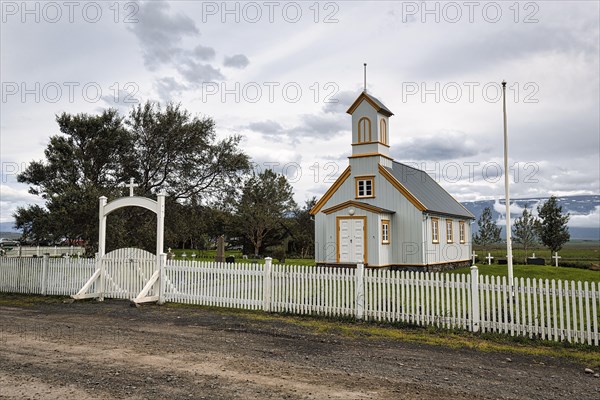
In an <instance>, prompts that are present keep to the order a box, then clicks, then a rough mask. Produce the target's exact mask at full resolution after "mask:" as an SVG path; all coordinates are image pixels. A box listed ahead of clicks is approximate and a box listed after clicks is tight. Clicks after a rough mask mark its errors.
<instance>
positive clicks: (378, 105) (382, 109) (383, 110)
mask: <svg viewBox="0 0 600 400" xmlns="http://www.w3.org/2000/svg"><path fill="white" fill-rule="evenodd" d="M363 100H366V101H367V102H368V103H369V104H370V105H371V106H373V108H374V109H375V110H377V112H378V113H380V114H383V115H385V116H386V117H391V116H392V115H394V113H393V112H391V111H390V110H389V109H388V108H387V107H386V106H385V105H384V104H383V103H382V102H381V101H380V100H379V99H378V98H376V97H374V96H371V95H370V94H367V92H362V93H361V94H360V95H359V96H358V97H357V98H356V100H354V103H352V105H351V106H350V108H349V109H348V111H346V112H347V113H348V114H352V113H353V112H354V110H356V108H357V107H358V106H359V105H360V103H362V102H363Z"/></svg>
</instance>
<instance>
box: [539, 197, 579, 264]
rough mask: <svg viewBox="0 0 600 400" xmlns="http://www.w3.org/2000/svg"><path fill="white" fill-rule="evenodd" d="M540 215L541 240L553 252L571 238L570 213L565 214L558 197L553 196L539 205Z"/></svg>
mask: <svg viewBox="0 0 600 400" xmlns="http://www.w3.org/2000/svg"><path fill="white" fill-rule="evenodd" d="M538 216H539V218H540V223H539V228H538V235H539V237H540V240H541V241H542V243H543V244H544V246H546V247H548V248H549V249H550V251H551V252H553V253H554V252H556V251H559V250H560V249H561V248H562V246H563V244H565V243H567V242H568V241H569V239H570V238H571V235H570V234H569V228H568V227H567V222H569V218H570V215H569V214H568V213H567V214H565V215H563V213H562V206H559V205H558V202H557V200H556V197H555V196H552V197H550V199H548V200H547V201H546V202H545V203H544V204H540V205H538Z"/></svg>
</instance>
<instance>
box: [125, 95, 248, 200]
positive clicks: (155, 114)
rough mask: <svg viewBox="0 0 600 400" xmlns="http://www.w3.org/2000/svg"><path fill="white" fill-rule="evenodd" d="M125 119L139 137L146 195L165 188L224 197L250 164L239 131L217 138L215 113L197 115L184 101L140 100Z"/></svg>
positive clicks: (176, 194) (178, 194) (179, 194)
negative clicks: (182, 102)
mask: <svg viewBox="0 0 600 400" xmlns="http://www.w3.org/2000/svg"><path fill="white" fill-rule="evenodd" d="M125 123H126V125H127V127H128V128H129V130H130V133H131V136H132V138H133V154H134V158H135V160H136V165H135V167H136V171H137V174H136V176H135V178H136V179H138V180H139V181H140V182H141V184H140V189H141V193H144V194H146V195H150V194H154V193H156V192H157V191H158V190H159V189H165V190H166V191H167V192H168V194H169V196H170V197H172V198H175V199H190V198H193V197H197V196H200V197H203V198H204V200H207V199H223V198H224V197H225V196H228V195H230V194H231V193H232V192H233V191H235V189H236V188H237V187H238V186H240V185H241V182H242V173H244V172H246V171H247V170H248V168H249V159H248V156H247V155H246V154H244V153H243V152H241V151H240V150H239V147H238V146H239V143H240V140H241V138H240V137H239V136H231V137H228V138H225V139H222V140H217V137H216V132H215V123H214V121H213V120H212V119H211V118H208V117H204V118H198V117H192V116H191V115H190V113H189V112H187V111H186V110H183V109H181V107H180V106H179V105H174V104H167V106H166V107H165V108H164V109H163V108H162V107H161V106H160V105H159V104H153V103H149V102H147V103H145V104H143V105H142V104H139V105H138V106H137V107H134V108H133V109H132V110H131V113H130V114H129V118H128V119H127V120H126V121H125Z"/></svg>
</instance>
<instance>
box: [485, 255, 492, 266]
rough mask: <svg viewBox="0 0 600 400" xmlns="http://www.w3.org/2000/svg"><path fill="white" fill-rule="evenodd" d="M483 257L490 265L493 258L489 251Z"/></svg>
mask: <svg viewBox="0 0 600 400" xmlns="http://www.w3.org/2000/svg"><path fill="white" fill-rule="evenodd" d="M485 259H486V260H488V265H492V260H493V259H494V257H492V255H491V254H490V253H488V255H487V257H486V258H485Z"/></svg>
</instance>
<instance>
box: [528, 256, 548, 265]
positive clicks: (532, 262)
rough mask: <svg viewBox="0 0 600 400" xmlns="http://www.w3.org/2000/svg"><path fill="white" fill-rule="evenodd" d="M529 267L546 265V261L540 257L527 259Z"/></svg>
mask: <svg viewBox="0 0 600 400" xmlns="http://www.w3.org/2000/svg"><path fill="white" fill-rule="evenodd" d="M527 264H528V265H546V260H545V259H544V258H540V257H527Z"/></svg>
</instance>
